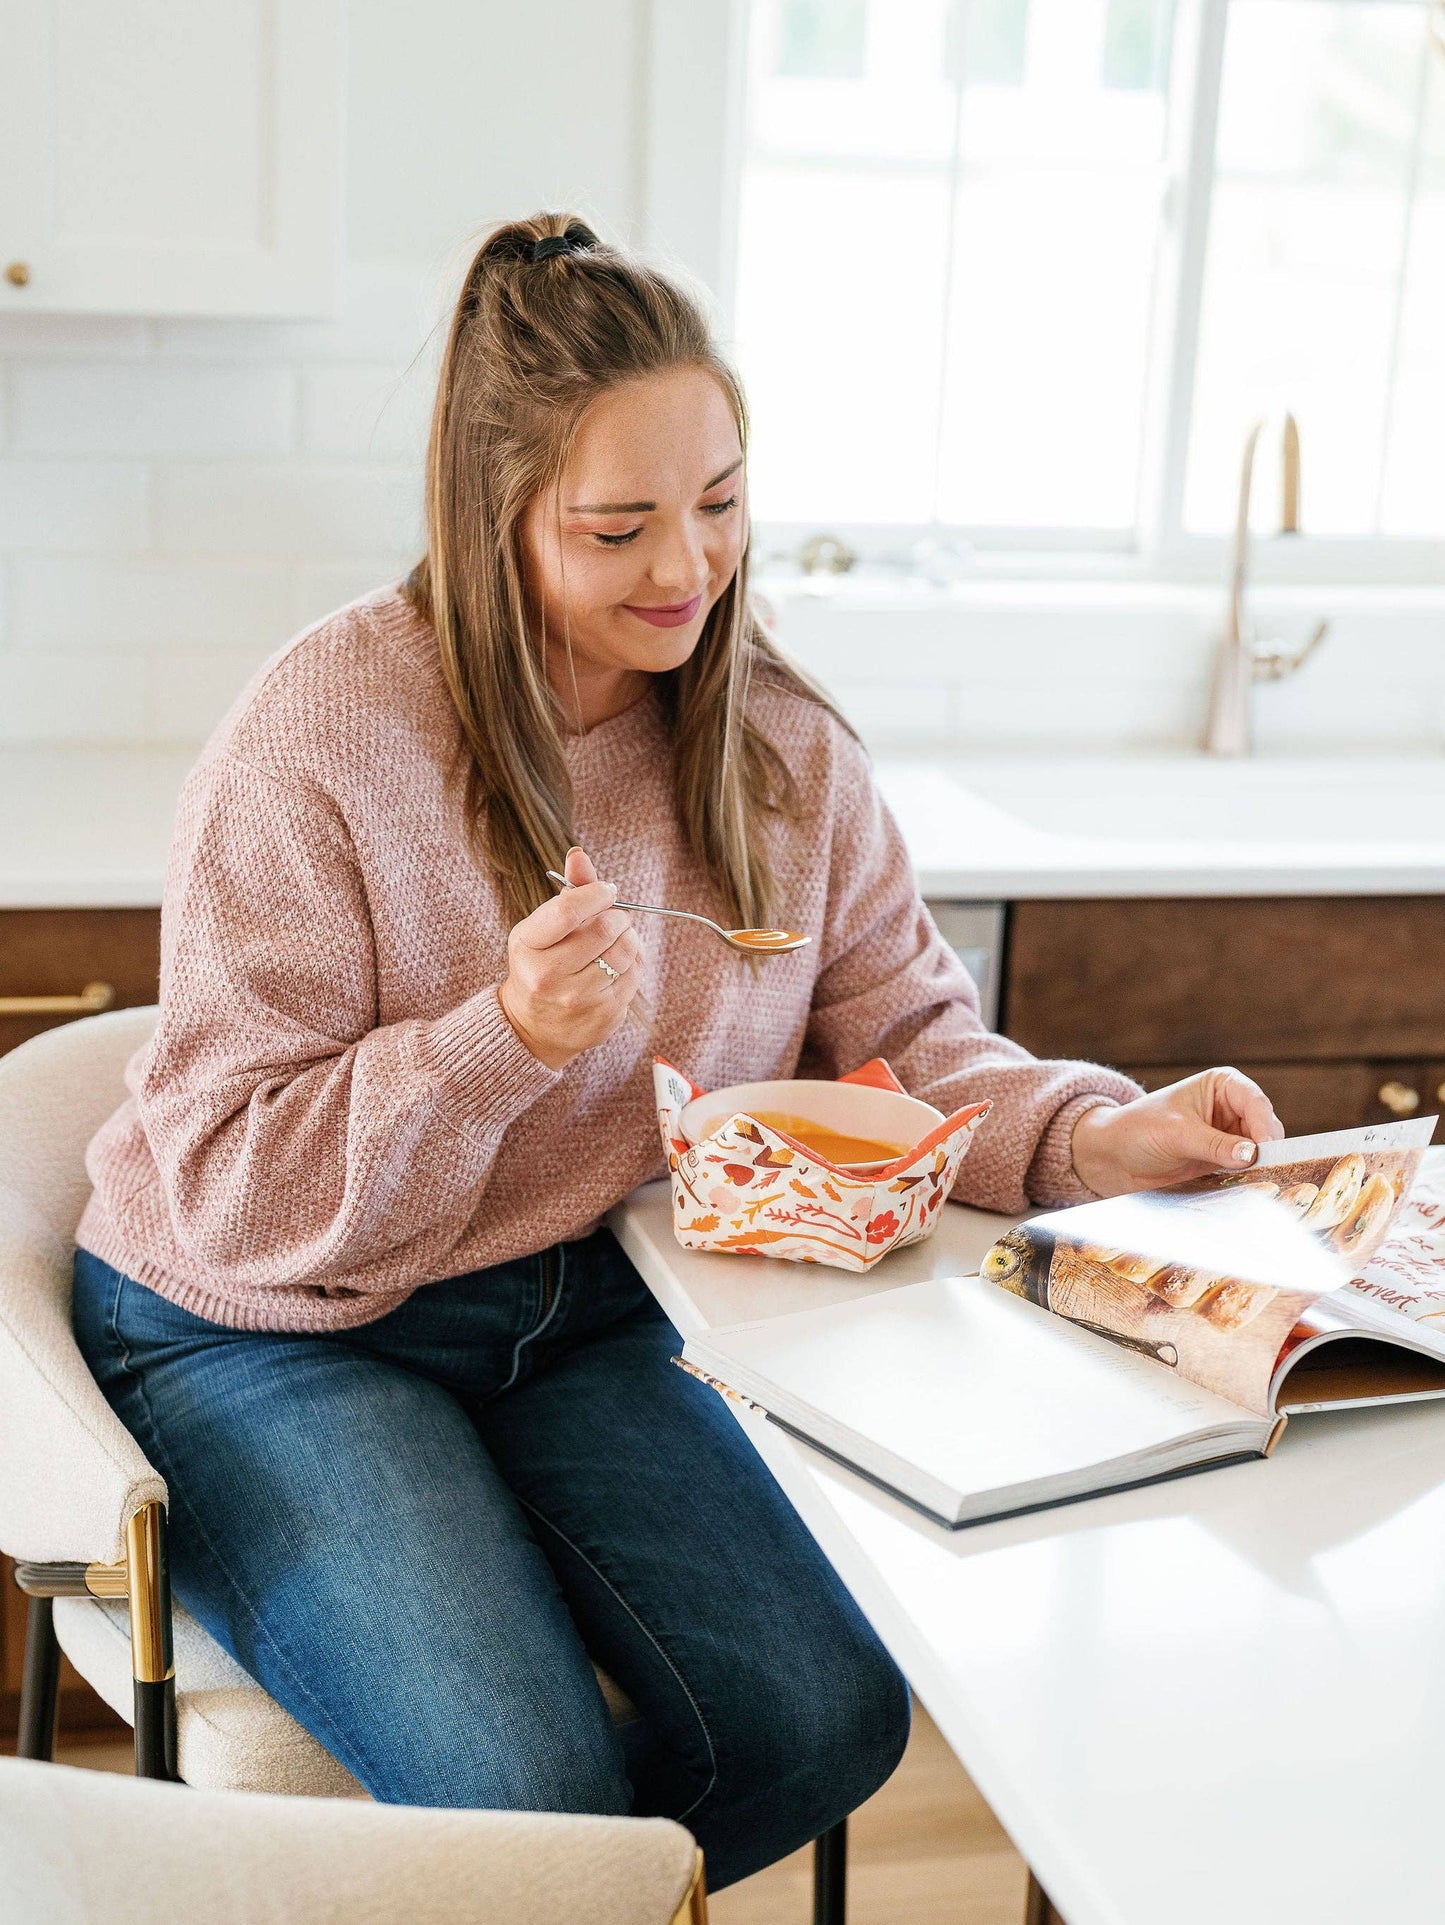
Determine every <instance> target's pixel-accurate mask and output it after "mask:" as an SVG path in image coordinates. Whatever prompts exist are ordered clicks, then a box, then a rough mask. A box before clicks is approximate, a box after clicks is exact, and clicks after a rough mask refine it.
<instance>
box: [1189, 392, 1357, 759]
mask: <svg viewBox="0 0 1445 1925" xmlns="http://www.w3.org/2000/svg"><path fill="white" fill-rule="evenodd" d="M1264 426H1265V424H1264V422H1263V421H1262V420H1261V421H1256V422H1255V423H1254V426H1253V427H1252V428H1251V429H1250V431H1249V434H1248V435H1247V436H1246V438H1245V443H1244V459H1243V461H1242V462H1241V464H1240V471H1239V505H1238V507H1237V509H1236V511H1235V517H1234V541H1233V543H1232V545H1231V548H1230V556H1229V604H1228V609H1227V612H1226V617H1225V625H1224V632H1223V634H1222V635H1221V636H1220V638H1219V646H1218V648H1217V649H1216V651H1215V657H1214V680H1213V685H1212V687H1211V690H1210V696H1209V723H1208V726H1207V727H1206V729H1205V732H1204V747H1205V749H1206V751H1207V752H1208V753H1209V754H1210V755H1248V754H1249V750H1250V741H1251V734H1252V723H1253V707H1254V704H1253V689H1254V685H1255V683H1256V682H1280V681H1283V680H1284V678H1285V676H1287V675H1293V674H1294V672H1295V671H1296V669H1299V668H1303V666H1304V664H1305V663H1306V662H1307V661H1308V660H1309V658H1310V656H1311V655H1312V654H1313V653H1314V651H1315V650H1316V649H1317V648H1318V647H1319V645H1320V643H1321V642H1322V641H1323V640H1324V638H1325V633H1326V631H1327V630H1328V628H1329V623H1328V622H1321V623H1320V624H1319V626H1318V627H1317V628H1316V629H1315V632H1314V633H1313V635H1311V636H1310V638H1309V640H1308V641H1307V642H1305V643H1303V644H1302V645H1301V646H1300V647H1298V648H1293V649H1291V648H1287V647H1286V646H1285V645H1284V643H1282V642H1279V641H1269V642H1263V641H1261V640H1260V639H1259V638H1258V636H1257V635H1256V633H1255V630H1254V623H1253V621H1252V620H1251V618H1250V616H1249V612H1248V609H1247V608H1246V605H1245V592H1244V591H1245V586H1246V583H1247V581H1248V577H1249V497H1250V491H1251V488H1252V487H1253V483H1254V458H1255V455H1256V454H1257V453H1258V451H1259V438H1260V435H1261V434H1262V433H1263V432H1264ZM1279 532H1280V533H1281V534H1282V535H1297V534H1298V533H1299V424H1298V423H1297V422H1296V420H1295V418H1294V416H1293V415H1292V414H1287V415H1286V416H1285V418H1284V446H1283V458H1282V465H1281V474H1280V514H1279Z"/></svg>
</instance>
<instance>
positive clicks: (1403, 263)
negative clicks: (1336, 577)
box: [1370, 12, 1432, 539]
mask: <svg viewBox="0 0 1445 1925" xmlns="http://www.w3.org/2000/svg"><path fill="white" fill-rule="evenodd" d="M1421 28H1422V32H1423V33H1424V35H1425V45H1424V47H1423V49H1422V52H1423V58H1422V59H1421V61H1420V78H1419V82H1418V83H1417V85H1416V89H1415V130H1414V137H1413V139H1412V140H1411V143H1410V163H1409V173H1408V176H1407V178H1406V183H1405V214H1404V219H1403V220H1402V221H1401V223H1400V263H1399V266H1398V268H1397V269H1396V273H1395V312H1394V315H1393V316H1392V318H1391V324H1390V349H1389V358H1388V360H1387V361H1386V364H1385V405H1384V408H1383V409H1382V411H1381V422H1380V466H1379V471H1378V473H1377V474H1376V477H1375V508H1374V516H1373V524H1372V526H1371V529H1370V533H1371V534H1372V535H1374V536H1375V537H1376V538H1377V539H1378V537H1379V534H1380V530H1381V524H1382V523H1383V520H1384V514H1385V482H1386V478H1387V476H1388V473H1389V466H1390V438H1391V432H1392V430H1393V428H1394V422H1395V394H1396V388H1397V386H1398V384H1399V375H1400V336H1401V333H1402V331H1403V328H1404V324H1405V292H1406V285H1407V282H1408V280H1409V274H1410V249H1411V244H1412V242H1413V241H1414V238H1415V215H1416V211H1417V209H1418V207H1419V201H1420V170H1421V167H1422V165H1423V162H1424V154H1425V115H1426V111H1427V109H1428V106H1429V100H1430V54H1431V51H1432V47H1431V37H1430V36H1431V22H1430V18H1429V14H1428V12H1427V13H1426V15H1425V17H1424V19H1423V20H1422V22H1421Z"/></svg>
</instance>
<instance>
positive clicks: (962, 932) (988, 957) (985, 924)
mask: <svg viewBox="0 0 1445 1925" xmlns="http://www.w3.org/2000/svg"><path fill="white" fill-rule="evenodd" d="M928 911H929V914H930V915H931V916H932V917H933V920H934V921H935V922H936V923H937V924H938V933H939V935H941V936H942V937H943V940H944V941H945V942H946V943H947V944H948V946H949V948H950V949H951V950H952V951H953V953H954V955H955V956H957V957H958V960H959V961H960V962H961V963H962V964H963V966H964V968H965V969H966V970H967V971H968V973H969V975H970V976H972V977H973V980H974V981H975V982H976V983H977V984H978V1000H979V1008H980V1010H981V1011H982V1014H983V1020H984V1021H985V1023H987V1024H988V1026H989V1028H990V1029H994V1028H996V1027H997V1024H998V999H999V991H1000V989H1001V988H1002V986H1003V919H1004V905H1003V904H1002V903H1001V902H946V901H943V902H941V901H938V900H937V899H930V901H929V904H928Z"/></svg>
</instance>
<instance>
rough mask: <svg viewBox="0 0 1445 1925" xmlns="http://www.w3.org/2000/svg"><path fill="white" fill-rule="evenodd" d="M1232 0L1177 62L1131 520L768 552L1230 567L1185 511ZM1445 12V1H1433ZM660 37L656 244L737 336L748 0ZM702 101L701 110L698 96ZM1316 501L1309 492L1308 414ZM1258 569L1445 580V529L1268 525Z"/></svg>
mask: <svg viewBox="0 0 1445 1925" xmlns="http://www.w3.org/2000/svg"><path fill="white" fill-rule="evenodd" d="M1229 4H1230V0H1178V5H1177V8H1176V14H1175V25H1174V55H1173V59H1172V60H1171V63H1170V78H1169V113H1168V126H1169V147H1168V151H1167V152H1166V155H1165V160H1164V168H1163V173H1164V179H1165V188H1164V193H1165V207H1164V218H1163V221H1162V224H1161V233H1160V240H1159V250H1158V258H1157V262H1156V272H1155V284H1154V300H1153V308H1152V313H1151V324H1150V344H1151V345H1150V364H1149V366H1148V368H1147V370H1146V375H1145V400H1144V431H1143V434H1142V436H1141V449H1140V483H1139V506H1138V515H1137V521H1136V526H1135V528H1134V529H1133V530H1118V531H1109V530H1099V529H1070V528H1052V529H1017V528H1006V527H980V526H968V525H962V524H959V525H955V524H944V523H926V524H909V523H901V522H900V523H889V524H885V525H880V524H868V523H850V522H838V521H830V522H827V523H826V524H825V523H823V522H813V523H801V522H768V523H760V524H758V525H757V527H756V529H755V539H756V542H757V547H758V550H759V552H760V555H761V556H762V557H763V558H764V559H765V560H766V559H768V558H772V559H773V560H774V561H781V560H782V559H783V558H784V557H786V556H788V555H791V554H794V553H795V552H796V550H797V548H798V547H799V546H800V545H801V543H802V542H803V541H804V540H806V539H807V537H808V536H810V535H815V534H821V533H826V534H829V535H834V536H836V537H838V538H839V539H840V540H841V541H843V542H844V543H845V544H846V545H847V547H848V548H850V549H851V550H852V551H853V553H854V554H855V555H856V556H857V557H858V560H859V563H860V565H862V566H865V567H868V568H878V569H879V570H880V571H883V572H889V573H897V574H899V575H903V576H907V575H910V574H912V573H913V572H914V569H913V565H912V562H911V559H910V551H911V549H912V547H913V545H914V544H915V543H917V542H919V541H922V540H925V539H933V540H936V539H939V538H942V539H945V540H951V541H956V542H958V543H959V544H960V545H961V546H963V547H965V548H966V549H967V550H968V551H969V552H968V558H967V561H966V563H965V564H964V566H963V570H962V573H963V575H964V577H965V578H966V579H968V580H987V579H989V578H991V577H998V578H1000V579H1011V580H1018V579H1027V578H1029V577H1037V578H1039V579H1043V580H1049V579H1057V578H1059V577H1061V576H1070V575H1073V576H1079V575H1083V576H1087V577H1088V578H1090V579H1096V580H1109V579H1116V580H1119V581H1126V582H1138V581H1150V582H1158V583H1161V584H1173V583H1192V582H1206V581H1216V580H1217V579H1218V577H1219V574H1220V571H1221V570H1222V568H1223V567H1224V565H1225V560H1226V556H1227V551H1228V546H1229V538H1228V536H1226V535H1205V534H1191V533H1190V532H1188V531H1187V530H1186V528H1185V527H1184V522H1183V502H1184V487H1185V471H1186V464H1187V461H1188V453H1189V432H1190V422H1191V416H1192V411H1193V400H1194V379H1195V370H1196V364H1197V360H1198V352H1199V336H1200V327H1201V322H1202V315H1203V294H1204V274H1205V263H1206V257H1207V250H1208V241H1209V217H1210V203H1211V197H1212V191H1213V184H1214V158H1215V138H1216V130H1217V125H1218V118H1219V98H1220V87H1221V82H1222V78H1223V69H1224V53H1225V38H1226V28H1227V21H1228V10H1229ZM1427 4H1428V5H1436V6H1440V7H1441V8H1442V12H1445V0H1427ZM648 13H649V19H648V26H647V32H646V39H645V45H644V47H643V49H642V51H643V55H644V63H645V75H646V95H647V100H648V111H647V130H646V142H645V156H644V159H643V163H642V165H641V167H640V169H639V175H640V187H641V194H640V198H641V203H642V205H641V216H642V218H641V222H640V225H641V229H642V235H643V238H644V241H645V242H646V244H647V245H648V246H649V247H650V248H652V249H653V250H655V251H656V252H658V253H660V254H661V255H662V256H663V257H664V258H666V259H670V260H671V261H673V262H674V263H675V264H678V265H681V266H682V267H684V268H685V269H687V270H688V271H690V272H691V273H692V274H693V275H695V276H697V277H700V278H701V280H702V281H703V282H704V283H705V284H706V286H707V288H708V289H709V290H710V292H711V296H712V304H713V308H714V313H715V316H716V318H717V322H718V326H719V331H720V333H721V335H722V337H723V339H724V340H730V339H731V338H732V335H733V325H734V296H735V282H736V268H737V254H738V246H737V241H738V227H739V219H740V215H741V190H742V177H743V164H744V147H745V138H746V124H747V123H746V113H747V81H748V46H747V39H748V29H749V19H750V14H751V5H750V0H715V3H714V5H713V6H711V7H707V8H693V7H667V6H663V7H653V8H650V9H649V10H648ZM700 103H701V110H700ZM1301 428H1302V432H1303V436H1304V469H1303V482H1304V488H1303V493H1304V501H1305V510H1306V517H1307V516H1308V504H1309V494H1308V490H1309V424H1308V422H1302V423H1301ZM1271 465H1272V455H1271V451H1270V446H1269V444H1268V442H1266V444H1264V445H1263V446H1262V448H1261V456H1260V463H1259V469H1258V473H1257V475H1256V479H1255V494H1256V500H1257V501H1262V502H1263V503H1265V504H1267V503H1268V502H1269V500H1270V498H1271V495H1272V490H1273V481H1272V475H1271V472H1270V470H1271ZM1251 569H1252V573H1253V574H1254V576H1255V578H1256V579H1257V580H1259V581H1261V582H1278V583H1330V584H1334V583H1339V584H1348V585H1357V584H1358V585H1371V584H1380V585H1388V584H1400V585H1407V586H1409V585H1421V584H1439V583H1442V582H1445V538H1442V539H1440V540H1429V539H1422V538H1413V539H1412V538H1406V537H1394V536H1379V535H1368V536H1366V535H1362V536H1352V537H1343V536H1322V535H1311V534H1309V533H1308V532H1307V529H1306V532H1302V533H1300V534H1298V535H1291V536H1290V537H1289V538H1288V539H1287V540H1282V541H1271V540H1269V539H1267V538H1263V539H1259V540H1257V541H1256V542H1255V543H1254V544H1253V548H1252V553H1251Z"/></svg>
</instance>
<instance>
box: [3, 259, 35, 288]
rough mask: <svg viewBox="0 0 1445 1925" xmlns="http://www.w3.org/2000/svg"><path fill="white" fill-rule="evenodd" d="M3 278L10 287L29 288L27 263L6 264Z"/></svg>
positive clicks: (11, 262)
mask: <svg viewBox="0 0 1445 1925" xmlns="http://www.w3.org/2000/svg"><path fill="white" fill-rule="evenodd" d="M5 278H6V280H7V281H8V282H9V283H10V285H11V287H29V285H30V263H29V261H9V262H7V263H6V267H5Z"/></svg>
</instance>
